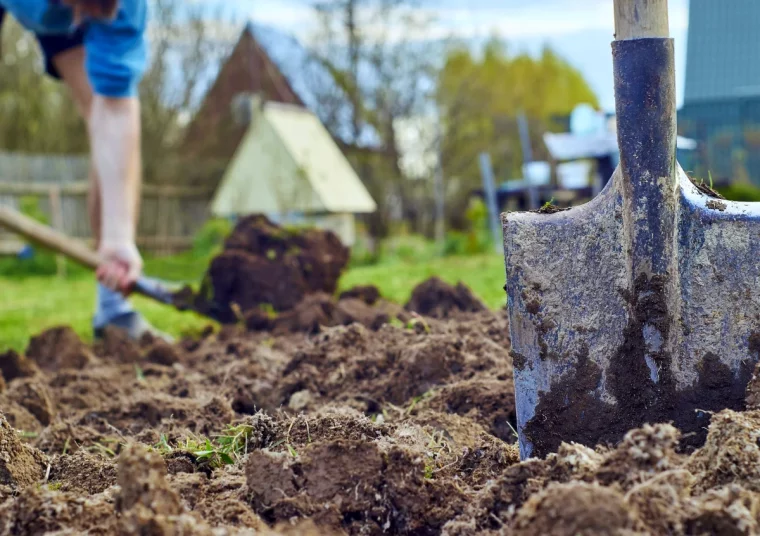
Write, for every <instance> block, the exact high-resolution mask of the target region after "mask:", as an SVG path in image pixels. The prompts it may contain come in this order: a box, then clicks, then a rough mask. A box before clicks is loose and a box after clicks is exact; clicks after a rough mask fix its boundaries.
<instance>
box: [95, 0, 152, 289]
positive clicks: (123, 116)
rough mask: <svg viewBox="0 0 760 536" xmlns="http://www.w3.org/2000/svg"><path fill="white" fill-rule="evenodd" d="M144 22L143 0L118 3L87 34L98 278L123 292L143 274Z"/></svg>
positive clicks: (145, 61)
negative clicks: (138, 241)
mask: <svg viewBox="0 0 760 536" xmlns="http://www.w3.org/2000/svg"><path fill="white" fill-rule="evenodd" d="M146 23H147V3H146V0H122V1H121V2H120V7H119V10H118V12H117V14H116V16H115V18H114V19H112V20H110V21H108V22H91V23H90V24H89V27H88V30H87V33H86V36H85V49H86V62H85V63H86V65H85V66H86V70H87V74H88V78H89V79H90V83H91V84H92V88H93V93H94V97H93V103H92V108H91V111H90V118H89V122H88V124H89V131H90V147H91V151H92V159H93V164H94V166H95V169H96V171H97V175H98V177H99V180H100V195H101V229H100V248H99V252H100V254H101V256H102V257H103V264H102V265H101V267H100V269H99V270H98V278H99V279H100V281H101V282H102V283H103V284H105V285H106V286H108V287H111V288H113V289H115V290H120V291H122V292H125V291H127V290H129V287H131V286H132V284H133V283H134V282H135V281H136V280H137V278H138V277H139V275H140V273H141V272H142V259H141V258H140V255H139V253H138V251H137V247H136V246H135V238H136V227H137V217H138V210H137V207H138V202H139V198H140V182H141V170H142V160H141V155H140V138H141V136H140V103H139V99H138V84H139V82H140V80H141V78H142V75H143V73H144V71H145V68H146V63H147V44H146V39H145V31H146Z"/></svg>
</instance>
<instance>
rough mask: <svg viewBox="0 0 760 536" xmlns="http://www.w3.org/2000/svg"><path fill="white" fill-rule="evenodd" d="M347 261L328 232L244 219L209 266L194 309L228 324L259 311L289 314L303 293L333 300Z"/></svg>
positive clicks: (341, 247) (260, 218) (261, 218)
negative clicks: (322, 295)
mask: <svg viewBox="0 0 760 536" xmlns="http://www.w3.org/2000/svg"><path fill="white" fill-rule="evenodd" d="M348 259H349V250H348V248H346V247H345V246H344V245H343V244H342V243H341V242H340V239H339V238H338V237H337V235H336V234H334V233H333V232H331V231H321V230H316V229H308V230H291V229H287V228H283V227H280V226H277V225H275V224H273V223H272V222H271V221H269V220H268V219H267V218H266V217H264V216H251V217H248V218H244V219H242V220H241V221H240V222H238V224H237V225H236V226H235V229H234V230H233V232H232V233H231V234H230V236H229V237H228V238H227V239H226V241H225V244H224V251H223V252H222V253H221V254H220V255H218V256H217V257H216V258H214V259H213V260H212V261H211V264H210V266H209V269H208V272H207V274H206V277H205V279H204V281H203V284H202V287H201V289H200V292H199V294H198V296H197V298H196V306H197V307H198V308H199V310H201V311H211V312H213V313H215V314H216V316H217V317H218V318H219V319H220V320H221V321H223V322H229V323H234V322H237V321H238V320H239V318H240V317H241V315H244V314H245V313H248V312H249V311H251V310H253V309H258V308H260V307H262V306H264V307H269V308H271V309H272V310H273V311H276V312H280V311H288V310H290V309H292V308H293V307H295V306H296V305H297V304H298V303H299V302H301V300H303V299H304V297H305V296H307V295H308V294H312V293H316V292H324V293H326V294H330V295H332V294H333V293H334V292H335V290H336V288H337V283H338V278H339V277H340V275H341V273H342V272H343V270H344V268H345V267H346V265H347V263H348Z"/></svg>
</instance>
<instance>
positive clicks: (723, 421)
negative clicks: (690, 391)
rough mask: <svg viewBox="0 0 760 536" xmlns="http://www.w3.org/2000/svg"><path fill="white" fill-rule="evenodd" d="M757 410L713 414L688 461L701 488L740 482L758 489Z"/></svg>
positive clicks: (759, 446) (759, 427) (759, 430)
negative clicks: (704, 438)
mask: <svg viewBox="0 0 760 536" xmlns="http://www.w3.org/2000/svg"><path fill="white" fill-rule="evenodd" d="M759 441H760V411H757V410H753V411H747V412H743V413H739V412H736V411H730V410H726V411H722V412H720V413H718V414H716V415H713V418H712V421H711V423H710V429H709V431H708V433H707V441H706V442H705V445H704V447H702V448H701V449H699V450H698V451H697V452H695V453H694V455H693V456H692V457H691V459H690V460H689V462H688V465H687V467H688V469H689V471H690V472H691V473H692V474H694V475H695V477H696V478H697V482H696V488H697V489H698V490H700V491H702V490H709V489H714V488H718V487H721V486H725V485H728V484H741V485H742V486H744V487H746V488H747V489H749V490H752V491H755V492H760V443H759Z"/></svg>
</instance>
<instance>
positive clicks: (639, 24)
mask: <svg viewBox="0 0 760 536" xmlns="http://www.w3.org/2000/svg"><path fill="white" fill-rule="evenodd" d="M651 37H659V38H667V37H670V27H669V24H668V0H615V39H616V40H618V41H627V40H629V39H646V38H651Z"/></svg>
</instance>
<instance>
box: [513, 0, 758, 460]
mask: <svg viewBox="0 0 760 536" xmlns="http://www.w3.org/2000/svg"><path fill="white" fill-rule="evenodd" d="M620 3H621V1H620V0H619V1H618V2H617V3H616V5H619V4H620ZM631 3H635V2H633V0H631ZM639 3H641V2H639ZM645 4H646V3H644V4H642V6H643V7H642V9H647V7H646V5H645ZM650 4H651V2H650ZM666 6H667V3H666V2H665V9H667V7H666ZM618 38H620V36H618ZM613 57H614V73H615V91H616V101H617V122H618V144H619V148H620V153H621V164H620V167H619V169H618V170H617V171H616V172H615V174H614V176H613V178H612V180H611V181H610V182H609V184H608V185H607V187H606V188H605V189H604V190H603V191H602V192H601V194H600V195H599V196H598V197H597V198H595V199H594V200H592V201H591V202H590V203H588V204H586V205H584V206H580V207H576V208H573V209H571V210H568V211H561V212H556V213H554V214H543V213H513V214H508V215H504V216H503V217H502V222H503V230H504V248H505V266H506V274H507V293H508V300H509V304H508V307H509V317H510V331H511V340H512V352H513V357H514V375H515V391H516V406H517V422H518V433H519V440H520V451H521V456H522V457H523V458H527V457H530V456H543V455H546V454H547V453H549V452H552V451H554V450H556V449H557V447H559V445H560V444H561V443H562V442H578V443H582V444H585V445H589V446H594V445H596V444H598V443H616V442H617V441H619V440H620V439H622V437H623V435H624V434H625V432H626V431H628V430H629V429H631V428H635V427H638V426H641V425H643V424H644V423H655V422H667V421H671V422H673V423H674V424H676V425H677V426H678V427H679V428H681V429H682V430H683V431H684V441H685V442H687V443H691V444H699V443H700V442H701V441H702V440H703V439H704V437H705V434H706V429H707V424H708V423H709V419H710V412H712V411H717V410H721V409H724V408H733V409H738V408H741V407H742V405H743V401H744V395H745V388H746V386H747V383H748V381H749V379H750V378H751V376H752V371H753V367H754V365H755V363H756V362H757V361H758V359H760V263H758V261H757V260H758V259H760V207H758V206H757V205H758V204H755V203H736V202H730V201H725V200H722V199H718V198H715V197H712V196H710V195H707V194H705V193H704V192H703V191H700V190H699V189H698V188H697V187H696V186H695V185H694V184H693V183H692V182H691V181H690V179H689V178H688V177H686V175H685V174H684V172H683V171H682V170H681V168H680V166H679V165H678V164H677V162H676V159H675V150H676V93H675V73H674V60H673V58H674V52H673V41H672V40H671V39H668V38H653V37H647V38H632V39H627V40H619V41H616V42H615V43H614V44H613Z"/></svg>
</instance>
